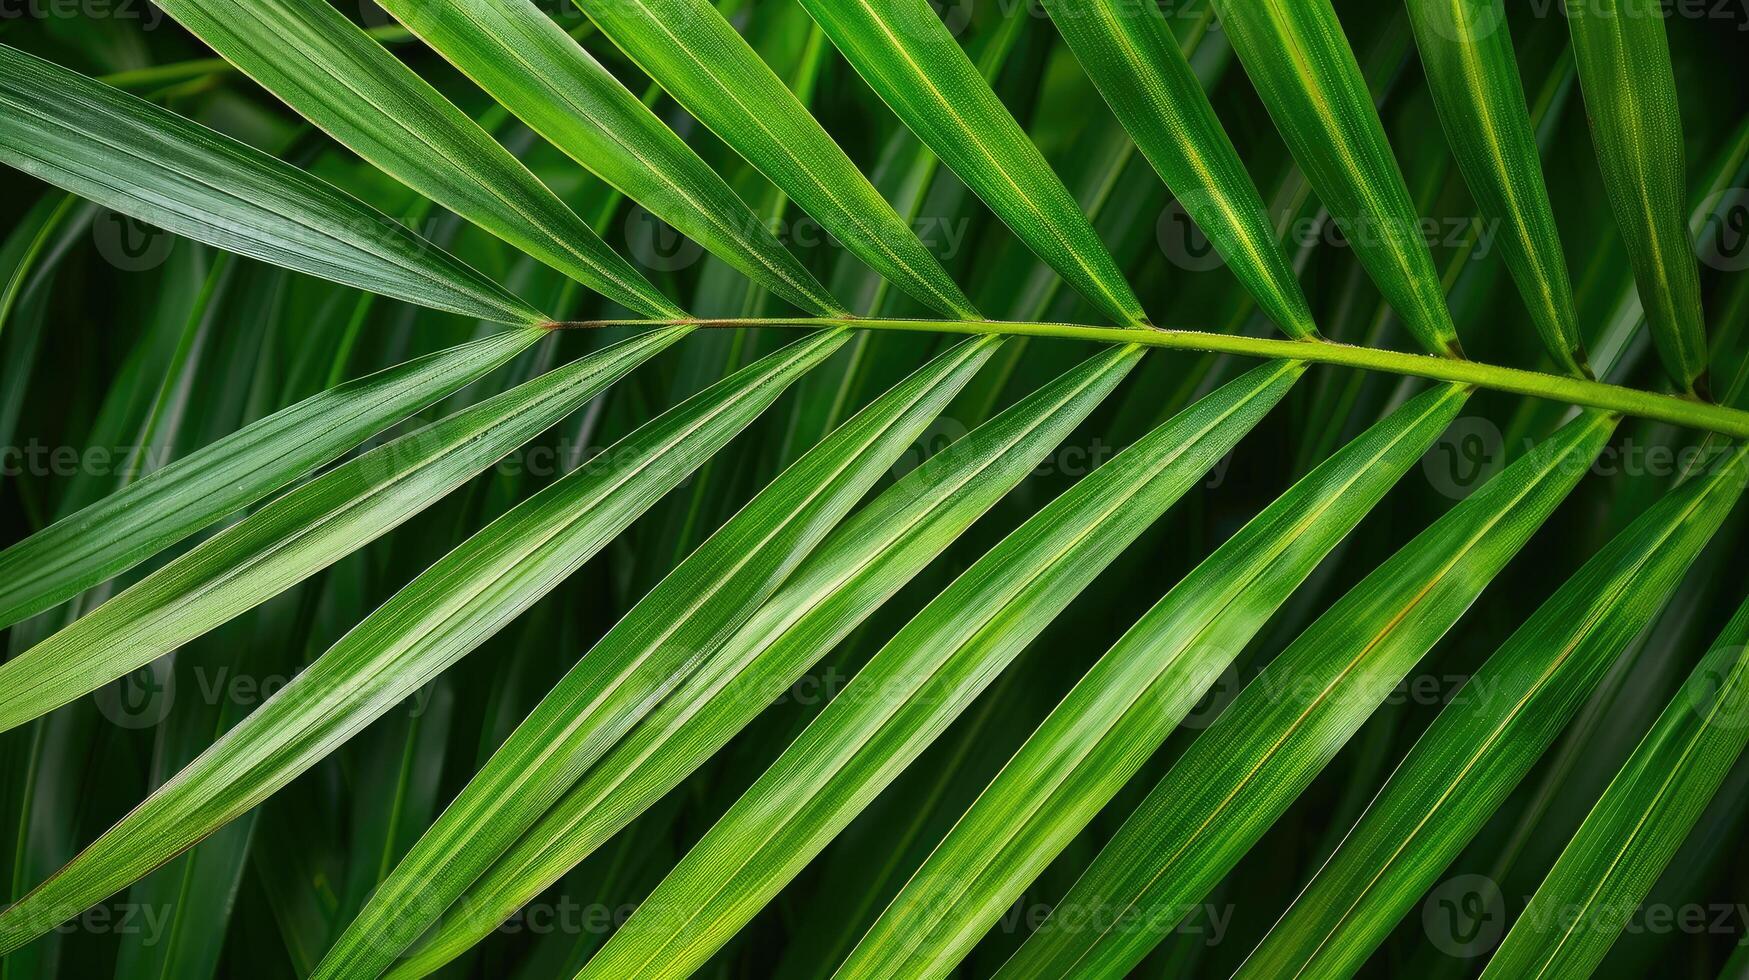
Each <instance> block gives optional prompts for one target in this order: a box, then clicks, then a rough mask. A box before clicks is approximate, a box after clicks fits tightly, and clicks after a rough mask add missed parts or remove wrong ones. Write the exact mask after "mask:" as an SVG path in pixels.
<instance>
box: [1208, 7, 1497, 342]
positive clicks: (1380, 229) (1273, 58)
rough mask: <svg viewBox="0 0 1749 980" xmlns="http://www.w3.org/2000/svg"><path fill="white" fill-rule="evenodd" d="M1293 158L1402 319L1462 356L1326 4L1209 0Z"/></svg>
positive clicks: (1399, 174)
mask: <svg viewBox="0 0 1749 980" xmlns="http://www.w3.org/2000/svg"><path fill="white" fill-rule="evenodd" d="M1212 2H1213V3H1214V7H1215V10H1216V11H1217V12H1218V13H1219V14H1220V17H1221V26H1222V27H1223V28H1224V29H1225V30H1226V32H1227V38H1228V40H1229V41H1231V42H1232V45H1233V50H1234V52H1235V53H1236V54H1237V55H1238V56H1239V61H1240V63H1241V64H1242V65H1244V67H1245V73H1246V74H1247V75H1249V76H1250V77H1251V81H1252V84H1253V85H1254V86H1255V87H1256V89H1257V94H1258V95H1259V96H1260V97H1261V98H1262V99H1263V104H1264V106H1265V108H1267V109H1268V110H1269V115H1270V118H1272V119H1273V120H1274V121H1275V126H1276V129H1277V130H1279V131H1280V133H1281V135H1282V138H1283V139H1284V140H1286V141H1287V145H1288V149H1289V150H1290V151H1291V152H1292V153H1293V156H1294V159H1295V160H1297V161H1299V165H1300V167H1301V168H1302V169H1304V170H1305V172H1306V176H1307V177H1308V178H1309V179H1310V180H1311V182H1312V187H1313V188H1314V189H1315V190H1316V191H1317V193H1318V196H1319V197H1320V198H1321V199H1322V200H1323V202H1324V206H1325V207H1326V208H1328V209H1329V211H1330V214H1331V216H1332V217H1333V218H1334V219H1335V220H1336V224H1337V227H1339V228H1341V229H1342V231H1343V232H1344V235H1345V237H1346V238H1347V239H1348V240H1349V241H1350V242H1352V243H1354V248H1355V255H1356V257H1357V258H1359V259H1360V261H1361V263H1362V264H1363V265H1364V266H1366V269H1367V271H1368V272H1369V273H1370V274H1371V275H1372V279H1373V282H1375V283H1377V284H1378V287H1379V291H1380V292H1382V293H1383V294H1384V296H1385V299H1386V301H1387V302H1389V303H1390V304H1391V306H1392V307H1394V308H1395V309H1396V310H1397V312H1398V313H1399V314H1401V315H1402V317H1403V320H1404V323H1405V325H1406V326H1407V327H1408V328H1409V330H1410V332H1412V333H1413V334H1414V335H1415V337H1416V338H1417V339H1418V340H1420V341H1421V343H1422V345H1423V346H1425V347H1426V348H1427V349H1428V350H1430V351H1432V352H1434V353H1435V354H1450V355H1454V356H1461V354H1462V348H1461V346H1460V345H1459V344H1458V339H1457V330H1456V328H1455V327H1454V326H1453V325H1452V321H1451V312H1450V311H1449V310H1448V309H1447V308H1446V305H1445V290H1444V288H1443V286H1442V284H1441V282H1440V277H1439V273H1438V271H1437V270H1436V269H1435V268H1434V266H1433V257H1432V255H1431V254H1430V253H1429V252H1428V248H1427V243H1426V241H1424V240H1423V238H1422V237H1421V230H1420V225H1421V220H1420V217H1419V216H1418V215H1417V214H1416V213H1415V205H1414V203H1413V201H1412V200H1411V199H1410V197H1409V189H1408V187H1407V186H1406V185H1405V184H1404V182H1403V171H1402V169H1401V168H1399V167H1398V165H1397V161H1396V158H1395V157H1394V156H1393V155H1392V153H1391V147H1390V143H1389V141H1388V140H1387V139H1386V138H1385V130H1384V125H1383V123H1381V122H1380V121H1379V114H1378V111H1377V110H1376V109H1375V108H1374V107H1373V100H1372V96H1371V94H1370V93H1369V91H1368V89H1367V84H1366V79H1365V78H1364V77H1363V76H1362V75H1361V71H1360V66H1359V64H1358V63H1356V61H1355V59H1354V52H1353V50H1351V49H1350V48H1349V46H1348V41H1347V39H1346V37H1345V36H1344V35H1343V33H1342V25H1341V23H1340V22H1339V21H1338V20H1337V19H1336V11H1335V10H1333V9H1332V8H1331V6H1330V0H1292V2H1287V0H1262V2H1250V0H1239V2H1235V0H1212Z"/></svg>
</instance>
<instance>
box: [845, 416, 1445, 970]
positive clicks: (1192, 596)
mask: <svg viewBox="0 0 1749 980" xmlns="http://www.w3.org/2000/svg"><path fill="white" fill-rule="evenodd" d="M1467 399H1468V393H1467V392H1465V391H1464V390H1463V389H1462V388H1458V387H1454V386H1449V385H1448V386H1443V387H1440V388H1436V389H1434V390H1432V391H1430V392H1428V393H1427V394H1424V395H1422V396H1420V397H1418V398H1417V399H1415V400H1414V401H1413V402H1411V403H1410V404H1408V405H1406V406H1404V408H1402V409H1400V410H1399V411H1398V412H1396V413H1393V414H1392V415H1391V416H1390V417H1388V418H1387V419H1386V420H1385V421H1384V422H1381V423H1379V424H1378V425H1376V426H1374V427H1373V429H1371V430H1369V431H1368V432H1367V433H1366V434H1363V435H1362V436H1360V437H1359V438H1357V439H1356V440H1354V442H1352V443H1350V444H1349V445H1348V446H1347V447H1346V448H1344V449H1342V450H1341V451H1340V452H1339V453H1338V454H1337V455H1336V456H1333V457H1332V458H1331V459H1330V460H1329V461H1327V462H1326V463H1325V464H1324V465H1323V466H1321V467H1319V469H1317V470H1316V471H1314V472H1313V473H1312V474H1311V475H1309V476H1307V477H1306V478H1305V479H1304V480H1302V481H1300V482H1299V483H1298V484H1296V485H1295V486H1294V488H1293V489H1291V490H1289V491H1288V492H1287V493H1286V494H1284V495H1283V496H1282V497H1280V498H1278V499H1277V500H1276V501H1275V502H1274V503H1272V504H1271V505H1270V506H1269V507H1268V508H1267V509H1266V510H1265V511H1264V512H1263V513H1261V514H1259V515H1258V516H1257V517H1256V518H1255V519H1254V520H1252V522H1251V523H1250V524H1248V525H1246V527H1245V529H1244V530H1241V531H1239V532H1238V533H1237V534H1235V535H1234V536H1233V537H1232V538H1231V539H1229V540H1228V541H1227V542H1226V543H1225V544H1223V545H1222V546H1221V547H1220V548H1219V549H1217V550H1216V551H1215V552H1214V553H1213V554H1212V555H1210V556H1209V557H1208V558H1207V559H1206V560H1204V561H1203V562H1202V563H1201V564H1200V565H1198V566H1197V568H1196V570H1195V571H1193V572H1191V573H1190V574H1189V575H1188V576H1186V577H1185V578H1184V580H1183V581H1181V582H1180V583H1179V584H1178V585H1176V586H1174V587H1173V588H1172V590H1171V591H1170V592H1168V593H1167V594H1166V596H1165V597H1164V598H1162V599H1161V600H1160V602H1159V603H1157V604H1156V605H1155V606H1154V607H1153V608H1152V609H1151V610H1149V611H1148V613H1147V614H1146V615H1144V616H1143V617H1142V619H1141V620H1139V621H1138V622H1137V623H1136V624H1135V626H1133V627H1131V628H1130V629H1129V630H1128V631H1127V632H1126V633H1125V634H1124V636H1123V638H1122V639H1120V640H1119V641H1118V642H1117V644H1116V645H1114V646H1113V647H1112V648H1111V650H1110V651H1109V652H1108V653H1107V654H1106V655H1105V656H1104V657H1102V658H1101V659H1100V661H1099V663H1098V664H1096V665H1095V666H1094V667H1093V668H1092V669H1091V670H1090V671H1089V672H1088V673H1087V675H1086V676H1084V677H1083V678H1082V679H1081V681H1080V682H1078V683H1077V684H1076V686H1075V688H1074V689H1073V690H1072V691H1071V692H1070V693H1069V694H1068V695H1067V696H1066V697H1065V698H1064V699H1063V701H1062V702H1061V703H1059V704H1058V706H1057V707H1056V708H1055V709H1053V710H1052V712H1051V714H1050V716H1049V717H1048V718H1047V719H1046V720H1045V721H1044V722H1043V723H1042V724H1041V725H1040V726H1039V727H1038V729H1037V730H1035V731H1034V732H1033V734H1032V735H1030V736H1029V737H1028V738H1027V740H1026V742H1025V744H1023V745H1022V746H1021V748H1020V749H1019V751H1017V752H1016V753H1015V755H1014V757H1013V758H1012V759H1010V760H1009V762H1008V763H1007V764H1006V765H1005V766H1004V767H1003V769H1002V772H1001V773H1000V774H999V775H998V776H997V777H996V778H995V779H994V780H992V781H991V783H990V785H988V786H987V787H985V789H984V791H983V793H982V794H981V795H980V796H979V797H978V801H977V802H976V803H974V804H973V805H972V807H971V809H969V810H968V811H966V813H965V814H963V815H962V816H961V817H960V818H959V820H958V822H956V823H955V825H954V829H953V830H952V831H951V832H949V834H948V836H947V837H946V838H944V839H943V840H942V841H941V843H940V844H939V845H937V847H936V849H935V851H934V853H932V854H930V856H929V858H928V860H926V861H925V862H924V863H923V865H922V866H921V867H920V868H918V869H917V871H916V873H915V874H914V875H912V877H911V880H910V881H909V882H908V883H907V884H906V886H905V887H904V889H902V890H901V891H900V892H899V894H898V895H897V896H896V897H895V898H894V899H893V901H892V903H891V904H890V905H888V907H887V909H886V910H885V911H884V912H882V913H881V917H880V919H879V920H878V921H876V922H875V924H874V925H873V926H872V927H870V929H869V930H868V932H867V934H866V935H865V936H864V937H863V939H862V940H861V942H859V943H858V945H857V947H856V949H855V950H854V951H853V952H852V953H851V955H850V957H849V958H848V959H846V960H845V962H844V963H843V965H842V966H840V967H839V969H838V972H837V973H836V974H835V975H834V976H835V977H837V978H842V980H852V978H867V977H888V976H906V977H912V976H929V977H933V976H941V975H943V974H945V973H946V972H949V971H951V970H952V968H953V966H954V965H955V964H956V963H958V962H959V960H960V959H961V958H962V957H963V956H964V955H965V954H966V952H968V951H969V950H970V948H971V946H972V944H974V943H975V942H976V941H977V939H978V938H979V936H981V935H982V933H983V932H984V930H985V929H986V928H988V927H989V926H990V925H991V923H992V921H993V920H994V919H995V918H996V917H997V916H998V915H1000V914H1001V911H1002V910H1003V909H1004V908H1007V907H1008V906H1009V904H1010V903H1011V902H1012V901H1013V900H1014V899H1016V898H1017V897H1018V896H1019V894H1020V892H1021V891H1022V890H1023V889H1024V887H1025V886H1026V885H1027V884H1028V883H1029V882H1030V881H1031V880H1032V879H1033V878H1034V877H1035V876H1036V875H1037V874H1038V873H1039V872H1040V871H1042V870H1043V869H1044V867H1045V865H1047V864H1048V863H1049V862H1050V861H1051V860H1052V859H1053V858H1054V857H1055V856H1056V855H1057V854H1058V853H1059V852H1060V851H1061V850H1062V848H1063V847H1065V846H1067V844H1068V843H1069V842H1070V840H1072V839H1073V838H1074V836H1075V835H1076V834H1078V833H1080V832H1081V830H1082V829H1083V828H1084V827H1085V826H1086V824H1087V823H1088V822H1090V821H1091V820H1092V818H1093V817H1094V815H1095V814H1097V813H1098V811H1099V810H1100V809H1101V808H1102V807H1103V806H1104V805H1105V804H1106V803H1107V802H1109V801H1110V799H1111V798H1112V797H1113V796H1115V795H1116V793H1117V792H1118V790H1119V789H1121V788H1122V787H1123V785H1124V784H1125V783H1126V782H1128V781H1129V779H1130V777H1132V776H1133V775H1134V774H1135V773H1136V771H1137V770H1139V769H1140V767H1141V766H1142V764H1143V763H1144V762H1145V761H1146V760H1147V758H1148V756H1149V755H1151V754H1152V753H1153V751H1154V750H1155V749H1156V748H1157V747H1158V746H1159V745H1160V744H1161V743H1162V742H1163V741H1165V739H1166V737H1167V736H1168V735H1170V734H1171V732H1172V730H1173V729H1174V728H1176V727H1177V725H1178V724H1179V722H1180V721H1181V720H1182V718H1183V717H1184V715H1185V714H1186V713H1187V712H1189V710H1190V709H1191V708H1192V707H1194V706H1195V704H1196V701H1197V699H1198V698H1200V697H1201V696H1202V695H1203V692H1204V691H1205V690H1206V688H1207V687H1208V686H1209V685H1211V684H1212V683H1214V682H1215V681H1216V680H1217V679H1218V678H1219V676H1220V674H1221V672H1222V671H1223V670H1225V669H1226V667H1227V665H1228V663H1230V662H1231V660H1232V658H1233V657H1234V656H1236V655H1237V654H1238V652H1239V650H1240V649H1241V648H1243V647H1244V645H1245V644H1246V643H1247V642H1249V640H1250V639H1251V638H1252V636H1254V635H1255V634H1256V632H1257V631H1258V630H1259V629H1261V628H1262V626H1263V624H1264V622H1265V621H1266V620H1267V619H1268V618H1269V617H1270V616H1272V615H1274V613H1275V611H1276V609H1278V608H1279V607H1280V606H1281V604H1282V603H1283V602H1285V601H1287V599H1288V598H1289V596H1291V595H1292V593H1293V592H1294V590H1295V589H1296V588H1297V587H1298V586H1299V584H1300V583H1301V582H1303V581H1304V580H1305V579H1306V578H1307V577H1308V576H1309V575H1311V574H1312V571H1313V569H1314V568H1315V567H1316V566H1317V565H1318V563H1319V562H1320V561H1322V560H1323V558H1324V557H1325V556H1326V555H1328V554H1329V553H1330V551H1331V550H1332V549H1334V548H1335V547H1336V545H1337V544H1339V543H1340V542H1341V541H1342V540H1343V538H1345V537H1346V536H1347V534H1348V532H1349V531H1350V530H1351V529H1352V528H1353V527H1354V526H1355V525H1356V524H1358V523H1359V522H1360V519H1361V518H1362V517H1363V516H1365V515H1366V514H1367V513H1368V512H1370V511H1371V509H1372V508H1373V507H1374V506H1375V505H1376V504H1377V502H1378V501H1379V500H1380V499H1382V498H1383V496H1384V494H1385V492H1386V491H1387V490H1389V489H1390V488H1391V487H1392V486H1393V485H1395V484H1396V482H1397V481H1398V480H1399V479H1400V478H1401V477H1402V475H1403V474H1404V473H1405V472H1407V471H1408V469H1409V468H1410V467H1411V466H1413V465H1414V464H1415V463H1416V462H1418V461H1419V460H1420V458H1421V456H1422V454H1423V453H1424V452H1426V450H1427V448H1428V447H1429V446H1431V445H1432V444H1433V441H1434V440H1435V439H1436V438H1438V436H1439V434H1440V433H1441V432H1443V431H1445V429H1446V427H1447V426H1448V425H1449V424H1450V423H1451V422H1452V420H1454V419H1455V418H1456V417H1457V413H1458V411H1459V410H1461V409H1462V407H1463V405H1464V403H1465V402H1466V401H1467Z"/></svg>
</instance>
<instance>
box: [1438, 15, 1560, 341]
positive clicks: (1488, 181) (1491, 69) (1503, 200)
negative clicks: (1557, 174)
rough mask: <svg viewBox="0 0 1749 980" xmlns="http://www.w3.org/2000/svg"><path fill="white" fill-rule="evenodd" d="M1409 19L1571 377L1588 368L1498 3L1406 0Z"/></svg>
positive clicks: (1539, 322)
mask: <svg viewBox="0 0 1749 980" xmlns="http://www.w3.org/2000/svg"><path fill="white" fill-rule="evenodd" d="M1409 19H1410V22H1411V23H1412V24H1413V25H1414V28H1415V44H1416V47H1417V48H1418V49H1419V51H1420V52H1421V64H1422V66H1423V68H1424V69H1425V70H1426V74H1427V82H1428V88H1429V90H1430V91H1431V92H1432V93H1433V104H1434V108H1435V109H1437V110H1438V113H1439V119H1440V122H1441V123H1443V124H1444V126H1445V132H1446V143H1447V144H1448V145H1450V146H1451V149H1452V153H1453V154H1454V155H1455V156H1456V157H1457V162H1458V169H1459V170H1460V171H1461V172H1462V173H1463V175H1464V181H1465V182H1466V183H1467V184H1468V185H1469V188H1470V193H1471V194H1472V196H1473V197H1474V198H1475V200H1476V204H1477V206H1478V207H1479V208H1480V209H1481V212H1482V215H1483V216H1484V217H1485V218H1488V219H1490V220H1492V221H1495V222H1498V223H1499V224H1500V225H1502V226H1503V227H1505V228H1506V229H1507V234H1505V235H1503V236H1501V237H1500V238H1499V239H1497V240H1498V241H1499V243H1500V245H1501V247H1502V249H1503V250H1504V253H1505V254H1504V258H1505V261H1506V268H1507V271H1508V272H1510V273H1511V274H1512V279H1513V281H1514V282H1515V283H1516V284H1517V286H1518V291H1519V293H1520V294H1521V295H1522V296H1523V297H1524V300H1525V303H1526V305H1527V306H1528V307H1529V310H1530V315H1531V320H1532V322H1533V323H1534V324H1535V326H1536V330H1537V334H1538V336H1539V337H1541V338H1542V342H1543V347H1544V349H1545V350H1547V351H1548V353H1549V356H1550V357H1552V358H1554V360H1555V363H1556V364H1559V365H1560V366H1561V367H1562V368H1563V369H1565V370H1567V371H1568V372H1570V373H1573V374H1585V373H1586V372H1588V371H1589V370H1590V368H1589V366H1588V365H1587V363H1586V358H1585V349H1584V341H1583V340H1582V339H1581V338H1580V336H1579V324H1578V314H1577V312H1576V311H1575V310H1574V307H1573V288H1572V284H1571V282H1570V280H1569V279H1568V275H1567V259H1566V256H1565V255H1564V254H1563V253H1562V251H1561V236H1560V232H1559V231H1558V230H1557V228H1556V227H1555V215H1554V210H1553V206H1552V205H1551V204H1550V203H1549V192H1548V186H1547V184H1546V183H1545V182H1544V180H1543V172H1542V158H1541V155H1540V154H1539V153H1538V151H1537V142H1536V133H1535V132H1534V130H1533V127H1532V125H1531V119H1530V114H1529V108H1528V105H1527V103H1526V100H1525V94H1524V82H1523V80H1522V79H1521V78H1520V77H1519V74H1518V63H1517V59H1516V56H1515V54H1514V52H1513V47H1512V34H1511V31H1509V30H1508V29H1507V25H1506V8H1505V5H1504V4H1503V3H1502V0H1411V2H1410V3H1409Z"/></svg>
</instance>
